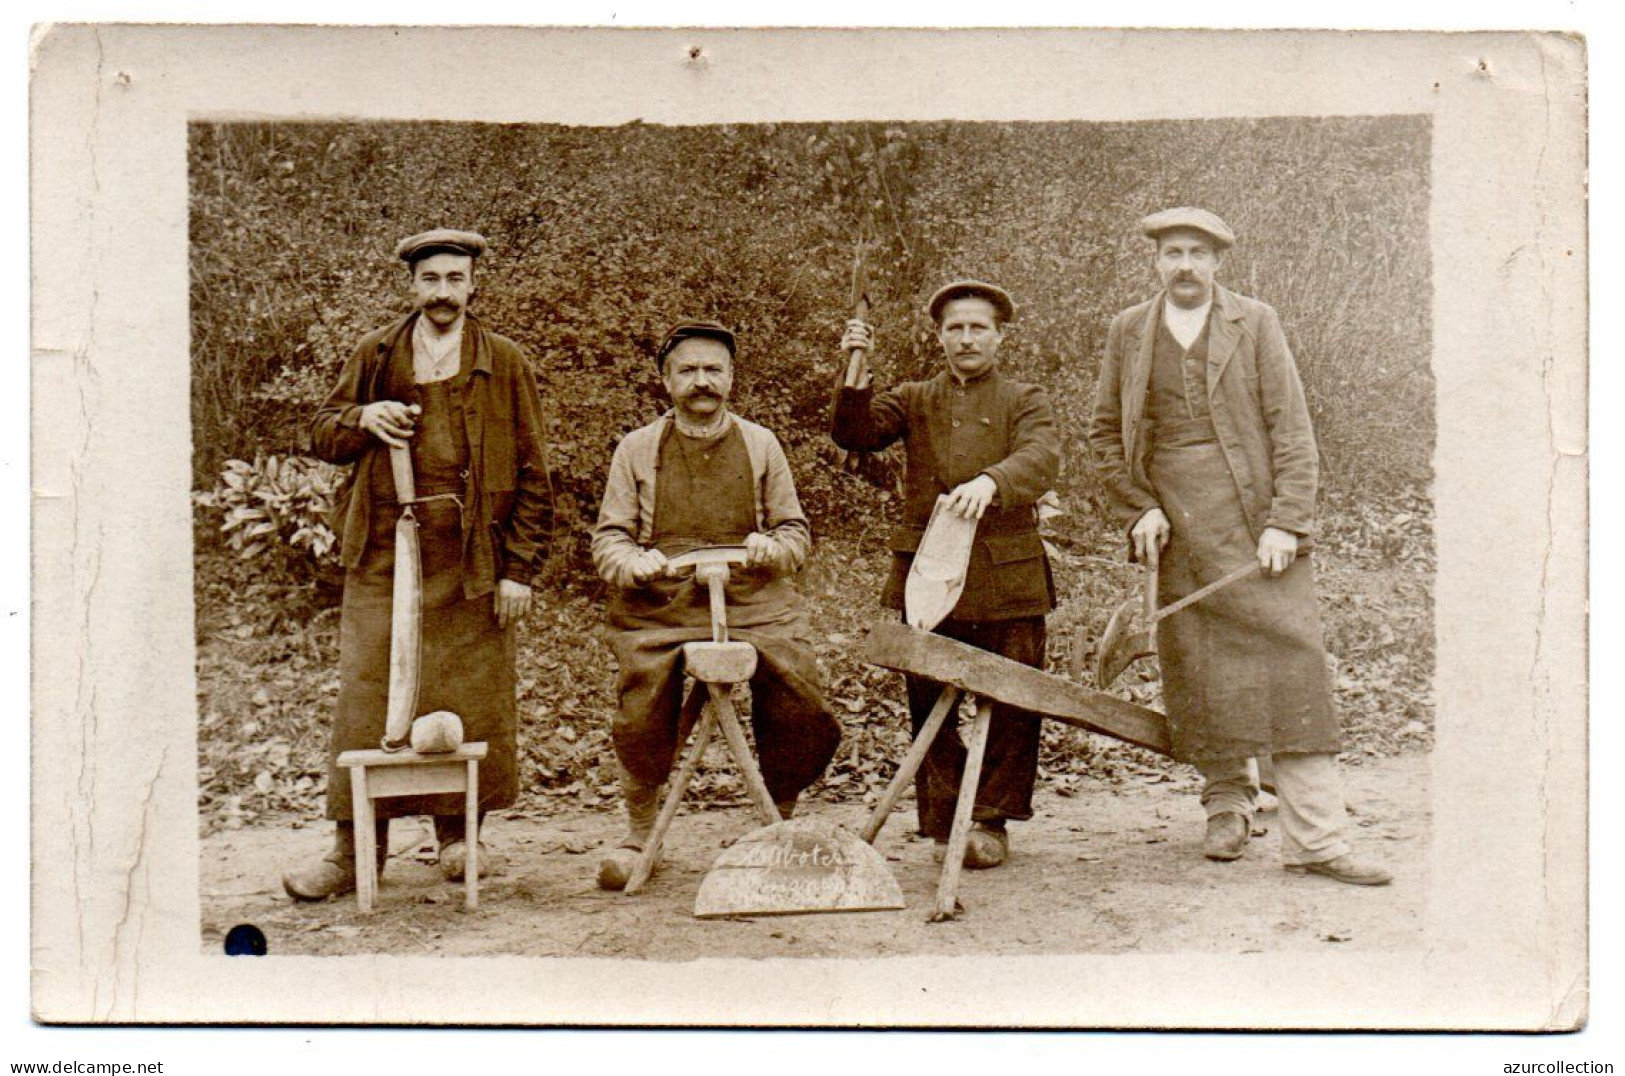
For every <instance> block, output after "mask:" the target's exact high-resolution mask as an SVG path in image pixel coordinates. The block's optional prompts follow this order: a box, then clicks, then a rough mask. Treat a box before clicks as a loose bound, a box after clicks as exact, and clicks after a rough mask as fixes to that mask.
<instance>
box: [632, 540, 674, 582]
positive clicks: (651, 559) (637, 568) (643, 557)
mask: <svg viewBox="0 0 1625 1076" xmlns="http://www.w3.org/2000/svg"><path fill="white" fill-rule="evenodd" d="M631 568H632V582H634V583H636V584H637V585H638V586H642V585H643V584H645V583H647V582H648V581H649V580H651V579H654V578H656V577H657V576H660V575H664V574H665V571H666V554H664V553H662V552H661V551H660V550H658V549H645V550H644V551H643V552H641V553H639V554H638V555H637V556H636V557H635V558H634V559H633V561H632V565H631Z"/></svg>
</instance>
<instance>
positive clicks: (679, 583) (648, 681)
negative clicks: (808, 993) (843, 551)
mask: <svg viewBox="0 0 1625 1076" xmlns="http://www.w3.org/2000/svg"><path fill="white" fill-rule="evenodd" d="M735 350H736V344H735V341H734V336H733V333H731V332H729V331H728V330H727V329H726V328H724V327H723V326H721V325H717V324H715V323H712V322H685V323H683V324H681V325H678V326H677V327H676V328H674V329H672V330H671V332H670V333H669V334H667V336H666V339H665V342H664V343H663V344H661V346H660V351H659V354H658V356H657V357H656V362H657V363H659V365H660V373H661V379H662V381H663V382H664V383H665V386H666V391H667V393H668V394H669V395H670V396H671V401H672V410H670V411H668V412H667V413H666V414H664V415H662V416H661V417H660V418H658V419H656V420H655V421H654V422H652V423H650V424H649V425H647V426H644V427H642V428H641V429H637V430H633V431H632V432H631V433H629V434H627V435H626V436H625V437H624V438H622V440H621V443H620V444H619V445H617V446H616V448H615V456H614V459H613V460H612V461H611V462H610V466H609V483H608V486H607V487H606V489H605V490H604V499H603V503H602V504H601V505H600V507H599V511H598V525H597V526H596V527H595V528H594V529H593V536H592V557H593V563H594V565H596V566H597V568H598V574H599V575H601V576H602V577H603V578H604V580H605V582H607V583H609V585H610V588H611V592H612V593H611V596H610V601H609V608H608V612H607V619H608V622H609V625H610V627H611V628H612V629H613V634H612V636H611V639H610V645H611V647H612V648H613V649H614V651H615V658H616V660H617V661H618V662H619V664H620V673H619V677H618V679H617V682H616V692H617V695H618V698H619V711H618V713H617V714H616V717H615V726H614V741H615V755H616V757H617V758H618V759H619V760H620V763H621V789H622V792H623V793H624V795H625V796H626V813H627V819H628V825H627V833H626V836H625V837H624V838H622V840H621V841H620V843H619V844H618V845H617V846H616V847H615V848H613V849H611V850H610V851H609V852H608V853H607V854H606V855H605V856H604V858H603V860H602V861H601V862H600V863H599V866H598V884H599V885H600V886H602V887H603V888H605V889H622V888H624V887H625V886H626V881H627V878H628V877H629V876H630V875H631V873H632V869H633V867H634V866H635V865H636V863H637V858H638V853H639V852H641V851H642V850H643V848H644V845H645V843H646V842H647V841H648V839H649V834H650V831H651V830H652V829H653V827H654V820H655V815H656V814H657V813H658V812H659V808H660V795H661V786H662V785H663V784H664V783H665V781H666V777H667V775H668V774H669V773H670V772H671V767H672V762H673V759H674V758H675V757H676V754H677V749H678V747H679V714H680V711H681V709H682V691H683V669H682V644H683V643H685V642H692V641H694V640H697V639H709V638H710V637H711V613H710V599H709V595H708V593H707V590H706V588H705V586H704V585H702V584H700V583H698V582H696V581H695V580H694V578H693V577H692V576H690V577H688V578H681V579H678V578H671V577H669V576H668V574H667V572H666V564H667V558H668V557H674V556H677V555H678V554H681V553H684V552H686V551H688V550H691V549H696V548H699V547H702V546H716V545H742V546H744V547H745V549H746V551H747V555H748V563H747V564H746V565H745V566H744V567H743V568H740V569H737V570H735V571H734V572H733V574H732V576H731V577H730V580H729V582H728V625H729V634H730V637H731V638H735V639H739V640H742V641H745V642H749V643H751V644H753V645H754V646H755V647H756V649H757V652H758V654H759V655H760V659H759V661H758V663H757V667H756V673H755V675H754V676H752V677H751V681H750V686H751V723H752V725H753V727H754V729H755V734H756V750H757V753H758V756H759V758H760V762H761V769H762V777H763V779H764V780H765V781H766V783H767V788H768V791H769V792H770V793H771V794H772V796H773V800H774V802H775V803H777V804H778V807H779V813H780V814H781V815H784V816H785V817H786V818H788V817H789V816H790V813H791V812H792V811H793V810H794V809H795V805H796V799H797V797H798V796H800V794H801V791H802V790H803V789H805V788H806V787H807V786H808V785H810V784H812V783H813V782H814V781H816V780H817V779H818V777H819V775H820V774H822V773H823V772H824V767H825V766H827V765H828V764H829V760H830V758H831V757H832V756H833V755H834V754H835V748H836V746H837V745H838V744H839V743H840V739H841V726H840V723H839V722H837V721H836V720H835V718H834V717H832V716H831V715H830V714H829V712H828V710H827V709H826V708H825V706H824V698H823V684H822V674H821V673H820V671H819V668H818V662H817V658H816V656H815V655H814V653H813V648H812V645H811V644H810V642H809V641H808V637H807V625H806V621H805V619H804V618H803V616H802V613H801V597H800V595H799V594H797V593H796V591H795V589H794V587H793V586H792V585H791V582H790V579H789V578H788V577H789V576H790V575H791V574H793V573H794V572H796V571H797V570H798V569H800V567H801V565H802V563H803V562H804V561H805V560H806V559H807V550H808V547H809V546H810V545H811V544H812V537H811V532H810V531H809V530H808V527H807V519H806V517H805V516H804V515H802V512H801V502H800V501H799V500H798V499H797V497H796V487H795V483H794V481H793V480H792V479H791V477H790V466H789V463H788V461H787V460H786V459H785V456H784V450H783V449H782V448H781V447H780V446H779V442H778V439H777V438H776V437H774V436H773V434H772V433H771V432H769V431H768V430H766V429H764V428H762V427H761V426H758V425H756V424H755V423H753V422H747V421H745V420H744V419H742V418H739V417H738V416H737V415H734V414H732V413H731V412H730V411H729V410H728V393H729V391H730V390H731V389H732V387H733V360H734V353H735ZM657 479H658V481H657Z"/></svg>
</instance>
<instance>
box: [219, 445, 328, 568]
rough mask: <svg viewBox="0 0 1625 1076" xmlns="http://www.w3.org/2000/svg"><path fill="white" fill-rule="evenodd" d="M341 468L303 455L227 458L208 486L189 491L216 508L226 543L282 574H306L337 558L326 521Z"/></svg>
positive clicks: (243, 557)
mask: <svg viewBox="0 0 1625 1076" xmlns="http://www.w3.org/2000/svg"><path fill="white" fill-rule="evenodd" d="M342 478H343V474H342V472H341V471H340V469H339V468H337V467H334V466H332V465H331V464H327V463H323V462H321V461H320V460H313V459H308V458H306V457H303V456H287V457H280V458H279V457H277V456H274V455H273V456H256V457H255V458H254V462H252V463H249V462H247V461H245V460H227V461H226V465H225V468H224V469H223V470H222V471H221V472H220V477H219V479H218V481H217V482H216V483H215V486H214V488H213V489H212V490H210V491H208V492H206V493H198V494H195V495H194V500H195V501H196V502H197V504H198V506H199V507H202V508H208V509H212V510H214V511H216V512H218V513H219V516H220V519H221V521H222V522H221V524H220V532H221V533H222V534H224V535H225V536H226V544H227V546H228V547H229V548H230V549H231V550H233V551H234V552H235V553H236V554H237V555H238V556H239V557H241V558H242V559H243V560H247V561H253V562H255V563H256V566H257V567H261V568H263V569H264V570H265V571H267V572H269V573H272V574H274V575H276V576H278V577H281V578H295V579H303V578H308V577H310V576H312V575H313V574H315V571H316V570H320V569H321V568H322V567H328V568H331V567H333V566H335V565H336V564H337V563H338V549H337V547H338V539H337V538H336V537H335V536H334V534H333V531H332V528H330V527H329V526H328V525H327V518H328V515H329V513H331V512H332V510H333V501H334V497H335V495H336V494H337V492H338V488H339V483H340V481H341V480H342Z"/></svg>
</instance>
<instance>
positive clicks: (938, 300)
mask: <svg viewBox="0 0 1625 1076" xmlns="http://www.w3.org/2000/svg"><path fill="white" fill-rule="evenodd" d="M966 298H970V299H986V300H987V301H988V302H990V303H992V304H993V308H994V309H995V310H997V311H998V312H999V321H1001V322H1007V321H1014V320H1015V317H1016V304H1015V303H1014V302H1013V301H1012V300H1011V298H1010V293H1009V292H1007V291H1005V290H1004V289H1003V288H1001V287H999V286H998V285H997V284H988V283H986V282H984V281H981V280H956V281H954V282H953V283H952V284H944V285H943V286H942V287H940V288H938V289H937V290H936V292H935V293H934V294H933V295H932V296H931V301H930V302H928V303H926V304H925V308H926V309H927V310H929V311H930V312H931V320H932V321H937V322H940V321H941V320H942V308H943V307H944V306H946V305H947V304H948V303H949V302H951V301H952V300H954V299H966Z"/></svg>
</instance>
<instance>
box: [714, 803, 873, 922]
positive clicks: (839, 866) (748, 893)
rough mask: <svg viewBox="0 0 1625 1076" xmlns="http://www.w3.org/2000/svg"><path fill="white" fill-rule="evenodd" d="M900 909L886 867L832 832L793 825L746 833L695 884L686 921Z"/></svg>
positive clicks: (865, 848)
mask: <svg viewBox="0 0 1625 1076" xmlns="http://www.w3.org/2000/svg"><path fill="white" fill-rule="evenodd" d="M902 907H904V904H903V890H902V888H901V887H900V886H899V885H898V884H897V879H896V878H894V877H892V873H891V871H890V870H889V869H888V868H887V866H886V859H885V857H884V856H882V855H881V854H880V853H879V852H877V851H875V850H874V848H873V847H871V846H870V845H868V844H866V843H864V841H863V840H862V839H860V838H859V837H858V836H857V835H856V834H853V833H849V832H847V831H846V830H845V829H842V828H841V827H839V826H830V825H820V824H818V823H816V822H813V821H810V820H800V819H793V820H791V821H789V822H779V823H776V824H774V825H771V826H764V827H763V828H761V829H759V830H756V831H755V832H754V833H747V834H746V835H745V836H743V837H741V838H740V839H739V840H737V841H735V842H734V843H733V844H731V845H729V846H728V847H727V848H726V849H724V850H723V852H722V854H721V855H720V856H718V857H717V861H716V862H715V863H714V864H712V866H711V870H710V873H708V874H707V875H706V876H705V880H704V881H702V882H701V883H700V892H699V895H698V896H697V897H695V899H694V915H695V917H696V918H699V919H711V918H716V917H718V916H726V915H805V914H810V913H816V912H874V911H889V910H895V909H898V908H902Z"/></svg>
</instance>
